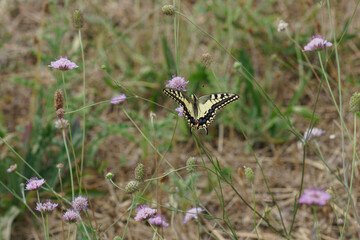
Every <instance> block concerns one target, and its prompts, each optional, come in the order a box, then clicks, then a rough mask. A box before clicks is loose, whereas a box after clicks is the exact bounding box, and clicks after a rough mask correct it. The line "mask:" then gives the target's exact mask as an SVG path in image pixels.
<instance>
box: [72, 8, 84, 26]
mask: <svg viewBox="0 0 360 240" xmlns="http://www.w3.org/2000/svg"><path fill="white" fill-rule="evenodd" d="M72 20H73V25H74V28H76V29H80V28H82V27H83V26H84V17H83V15H82V13H81V11H80V10H79V9H76V10H75V11H74V12H73V17H72Z"/></svg>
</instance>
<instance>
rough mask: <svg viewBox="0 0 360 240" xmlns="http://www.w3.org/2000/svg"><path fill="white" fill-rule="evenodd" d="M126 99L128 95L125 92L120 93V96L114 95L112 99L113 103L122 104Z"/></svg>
mask: <svg viewBox="0 0 360 240" xmlns="http://www.w3.org/2000/svg"><path fill="white" fill-rule="evenodd" d="M125 99H126V95H125V94H120V95H119V96H116V97H113V98H112V99H111V101H110V103H111V104H120V103H122V102H124V101H125Z"/></svg>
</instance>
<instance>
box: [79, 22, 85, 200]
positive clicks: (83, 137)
mask: <svg viewBox="0 0 360 240" xmlns="http://www.w3.org/2000/svg"><path fill="white" fill-rule="evenodd" d="M78 32H79V41H80V49H81V57H82V64H83V69H82V72H83V94H82V95H83V107H85V105H86V98H85V94H86V91H85V90H86V89H85V87H86V84H85V83H86V82H85V56H84V47H83V44H82V40H81V30H80V29H79V31H78ZM85 129H86V112H85V111H83V131H82V144H81V163H80V175H81V176H82V175H83V166H84V151H85ZM79 194H81V180H80V181H79Z"/></svg>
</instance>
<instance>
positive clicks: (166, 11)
mask: <svg viewBox="0 0 360 240" xmlns="http://www.w3.org/2000/svg"><path fill="white" fill-rule="evenodd" d="M161 10H162V11H163V13H164V14H165V15H167V16H173V15H174V14H175V7H174V6H173V5H165V6H163V7H162V8H161Z"/></svg>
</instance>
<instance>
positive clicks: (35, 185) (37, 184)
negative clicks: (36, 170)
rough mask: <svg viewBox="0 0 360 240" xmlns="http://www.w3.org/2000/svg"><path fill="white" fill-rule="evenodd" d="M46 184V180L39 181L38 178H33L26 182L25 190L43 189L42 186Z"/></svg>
mask: <svg viewBox="0 0 360 240" xmlns="http://www.w3.org/2000/svg"><path fill="white" fill-rule="evenodd" d="M44 183H45V180H44V179H39V178H38V177H33V178H30V179H29V180H28V181H27V182H26V187H25V190H29V191H32V190H38V189H39V188H41V186H42V185H43V184H44Z"/></svg>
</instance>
